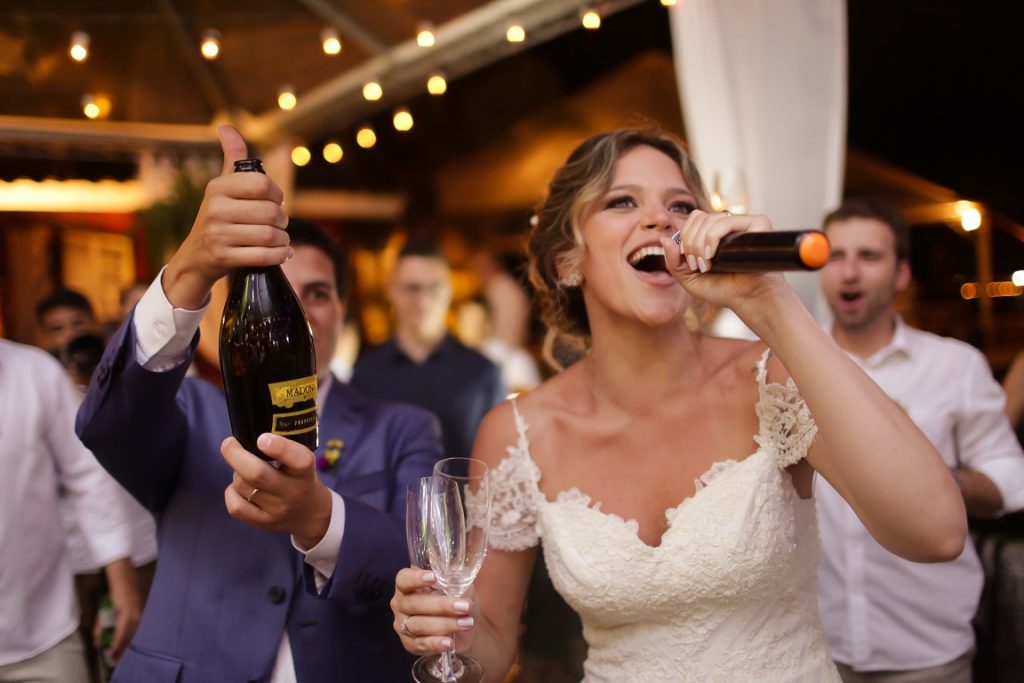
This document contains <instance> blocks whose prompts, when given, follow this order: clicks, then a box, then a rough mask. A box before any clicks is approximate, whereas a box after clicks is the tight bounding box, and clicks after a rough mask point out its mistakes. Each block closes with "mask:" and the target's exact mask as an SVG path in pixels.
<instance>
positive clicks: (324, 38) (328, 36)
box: [320, 26, 341, 57]
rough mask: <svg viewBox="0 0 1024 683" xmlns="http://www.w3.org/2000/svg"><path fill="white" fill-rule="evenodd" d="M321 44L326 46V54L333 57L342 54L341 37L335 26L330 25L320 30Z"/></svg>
mask: <svg viewBox="0 0 1024 683" xmlns="http://www.w3.org/2000/svg"><path fill="white" fill-rule="evenodd" d="M320 44H321V45H323V47H324V54H325V55H330V56H332V57H333V56H334V55H340V54H341V38H340V37H339V36H338V31H337V29H335V28H334V27H333V26H328V27H327V28H325V29H324V30H323V31H321V32H320Z"/></svg>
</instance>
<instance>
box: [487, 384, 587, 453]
mask: <svg viewBox="0 0 1024 683" xmlns="http://www.w3.org/2000/svg"><path fill="white" fill-rule="evenodd" d="M571 374H575V373H573V372H572V370H571V369H570V370H565V371H563V372H562V373H560V374H559V375H556V376H555V377H553V378H551V379H549V380H548V381H546V382H544V383H543V384H541V385H540V386H539V387H537V388H536V389H533V390H532V391H529V392H525V393H522V394H520V395H519V396H517V397H516V398H515V399H509V400H506V401H502V402H501V403H499V404H498V405H496V406H494V407H493V408H492V409H491V410H490V411H489V412H488V413H487V415H485V416H484V419H483V420H482V421H481V423H480V428H479V430H478V431H477V435H476V441H475V442H474V447H473V452H474V456H473V457H475V458H479V459H480V460H483V461H484V462H487V463H488V464H491V465H496V464H498V463H499V462H501V460H502V459H503V458H504V457H505V456H506V455H507V454H508V449H509V447H511V446H515V445H516V443H517V442H518V440H519V429H518V426H517V424H516V413H517V412H518V414H519V417H520V418H521V419H522V426H523V427H524V428H525V429H527V430H528V438H530V439H531V441H533V440H536V438H537V437H538V436H539V435H542V434H545V433H547V431H548V429H547V428H548V426H549V425H551V424H552V421H553V420H556V419H557V417H556V415H557V414H559V412H560V411H563V410H565V405H566V403H567V401H566V398H567V396H568V395H570V394H571V389H570V388H569V387H568V386H567V383H566V382H565V381H564V379H565V375H571ZM570 384H571V383H570Z"/></svg>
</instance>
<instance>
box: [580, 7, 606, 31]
mask: <svg viewBox="0 0 1024 683" xmlns="http://www.w3.org/2000/svg"><path fill="white" fill-rule="evenodd" d="M580 23H581V24H582V25H583V28H585V29H587V30H588V31H596V30H597V29H599V28H601V15H600V14H598V13H597V11H596V10H592V9H588V10H580Z"/></svg>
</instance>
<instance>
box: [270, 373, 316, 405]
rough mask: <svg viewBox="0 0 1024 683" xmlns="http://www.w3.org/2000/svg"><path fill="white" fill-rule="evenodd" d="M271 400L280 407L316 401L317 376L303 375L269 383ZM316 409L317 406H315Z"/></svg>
mask: <svg viewBox="0 0 1024 683" xmlns="http://www.w3.org/2000/svg"><path fill="white" fill-rule="evenodd" d="M267 388H268V389H270V402H271V403H272V404H273V405H275V406H277V407H278V408H291V407H292V406H294V405H295V404H296V403H303V402H304V401H313V402H314V403H316V377H315V376H310V377H301V378H299V379H290V380H287V381H285V382H274V383H272V384H268V385H267ZM313 410H314V411H315V410H316V408H315V407H314V408H313ZM303 412H305V411H303Z"/></svg>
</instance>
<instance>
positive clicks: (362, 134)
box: [356, 123, 377, 149]
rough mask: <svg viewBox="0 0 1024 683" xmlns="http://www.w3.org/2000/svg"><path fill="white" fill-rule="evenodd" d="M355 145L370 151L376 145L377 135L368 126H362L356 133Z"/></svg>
mask: <svg viewBox="0 0 1024 683" xmlns="http://www.w3.org/2000/svg"><path fill="white" fill-rule="evenodd" d="M356 144H357V145H359V146H360V147H362V148H363V149H370V148H371V147H373V146H374V145H376V144H377V134H376V133H374V132H373V127H371V126H370V124H368V123H367V124H364V125H363V126H361V127H360V128H359V130H357V131H356Z"/></svg>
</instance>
